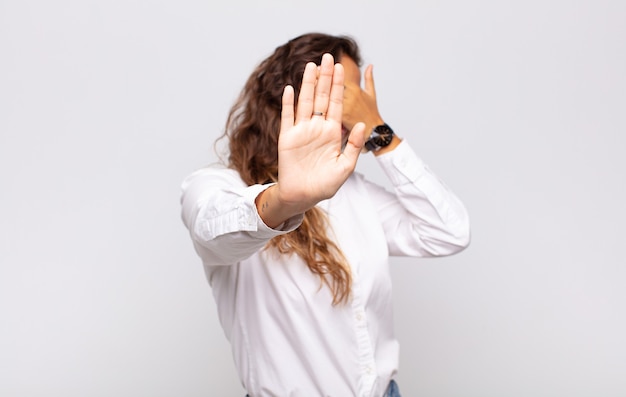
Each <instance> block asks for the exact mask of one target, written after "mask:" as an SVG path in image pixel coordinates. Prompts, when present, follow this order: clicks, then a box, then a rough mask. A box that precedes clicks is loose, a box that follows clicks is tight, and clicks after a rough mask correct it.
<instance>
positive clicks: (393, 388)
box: [246, 379, 402, 397]
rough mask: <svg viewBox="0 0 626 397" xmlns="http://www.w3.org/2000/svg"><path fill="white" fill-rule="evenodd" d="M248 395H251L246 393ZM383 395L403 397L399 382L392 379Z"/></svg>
mask: <svg viewBox="0 0 626 397" xmlns="http://www.w3.org/2000/svg"><path fill="white" fill-rule="evenodd" d="M246 397H250V396H249V395H248V394H246ZM383 397H402V396H401V395H400V389H399V388H398V384H397V383H396V381H395V380H393V379H392V380H391V382H389V386H387V391H386V392H385V394H384V395H383Z"/></svg>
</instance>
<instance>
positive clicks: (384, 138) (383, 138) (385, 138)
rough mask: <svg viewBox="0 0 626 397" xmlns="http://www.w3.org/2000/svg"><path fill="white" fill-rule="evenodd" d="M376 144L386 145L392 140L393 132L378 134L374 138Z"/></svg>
mask: <svg viewBox="0 0 626 397" xmlns="http://www.w3.org/2000/svg"><path fill="white" fill-rule="evenodd" d="M374 139H375V140H376V145H377V146H380V147H385V146H388V145H389V144H390V143H391V141H392V140H393V134H385V135H379V136H377V137H376V138H374Z"/></svg>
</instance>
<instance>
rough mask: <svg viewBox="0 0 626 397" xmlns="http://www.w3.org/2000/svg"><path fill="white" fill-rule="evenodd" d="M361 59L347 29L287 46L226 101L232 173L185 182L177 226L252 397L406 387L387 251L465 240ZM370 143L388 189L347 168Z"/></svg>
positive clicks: (455, 203) (464, 222) (464, 221)
mask: <svg viewBox="0 0 626 397" xmlns="http://www.w3.org/2000/svg"><path fill="white" fill-rule="evenodd" d="M335 60H337V61H339V63H337V64H335V62H334V61H335ZM360 63H361V58H360V55H359V50H358V47H357V45H356V43H355V42H354V41H353V40H352V39H350V38H347V37H335V36H330V35H324V34H306V35H302V36H300V37H297V38H295V39H293V40H291V41H289V42H288V43H286V44H284V45H283V46H280V47H278V48H277V49H276V50H275V52H274V53H273V54H272V55H271V56H270V57H268V58H267V59H266V60H264V61H263V62H262V63H261V64H260V65H259V66H258V67H257V68H256V70H255V71H254V72H253V73H252V75H251V76H250V78H249V79H248V81H247V83H246V85H245V87H244V89H243V91H242V93H241V96H240V97H239V99H238V100H237V102H236V103H235V105H234V106H233V108H232V110H231V113H230V115H229V117H228V121H227V125H226V134H225V136H226V137H227V139H228V142H229V158H228V164H226V167H223V166H222V167H218V166H211V167H207V168H204V169H201V170H198V171H196V172H194V173H193V174H191V175H190V176H189V177H188V178H187V179H186V180H185V182H184V183H183V187H182V189H183V195H182V199H181V202H182V207H183V209H182V213H183V220H184V222H185V225H186V226H187V228H188V229H189V231H190V234H191V238H192V240H193V243H194V246H195V249H196V251H197V253H198V255H199V256H200V257H201V259H202V261H203V264H204V267H205V270H206V274H207V277H208V280H209V283H210V284H211V287H212V290H213V294H214V297H215V300H216V302H217V306H218V312H219V317H220V321H221V324H222V327H223V328H224V332H225V334H226V336H227V338H228V340H229V341H230V343H231V346H232V352H233V356H234V360H235V364H236V367H237V370H238V373H239V376H240V378H241V381H242V383H243V386H244V387H245V389H246V390H247V392H248V394H249V395H250V396H252V397H259V396H281V397H282V396H307V397H309V396H337V397H344V396H376V397H380V396H399V394H398V390H397V386H396V384H395V382H394V381H393V378H394V375H395V374H396V371H397V366H398V343H397V340H396V339H395V337H394V334H393V326H392V323H393V319H392V301H391V280H390V273H389V264H388V258H389V256H390V255H404V256H416V257H431V256H443V255H450V254H454V253H456V252H459V251H460V250H462V249H463V248H465V247H466V246H467V245H468V244H469V222H468V217H467V213H466V211H465V208H464V206H463V204H462V203H461V202H460V201H459V200H458V199H457V198H456V196H455V195H454V194H453V193H452V192H450V191H449V190H448V189H447V188H446V187H445V186H444V185H443V184H442V183H441V182H440V181H439V180H438V179H437V178H436V177H435V176H434V175H433V174H432V173H431V172H430V171H429V170H428V168H427V167H426V166H425V165H424V164H423V162H422V161H421V160H420V159H419V158H418V157H417V155H416V154H415V153H414V152H413V150H412V149H411V147H410V146H409V144H408V143H407V142H406V141H405V140H402V139H400V138H399V137H398V135H396V134H394V133H393V131H392V130H391V128H390V127H389V126H388V125H387V124H385V123H384V121H383V119H382V117H381V116H380V114H379V112H378V107H377V103H376V94H375V89H374V79H373V74H372V67H371V65H370V66H368V67H367V68H366V70H365V79H364V80H365V84H364V89H361V81H360V80H361V75H360V71H359V66H358V65H359V64H360ZM317 65H319V66H317ZM295 98H297V103H296V100H295ZM348 131H349V132H348ZM362 151H363V152H365V151H370V152H372V153H373V155H374V156H376V159H377V161H378V163H379V164H380V166H381V167H382V168H383V170H384V171H385V173H386V174H387V176H388V177H389V179H390V181H391V184H392V185H393V186H394V188H393V191H392V192H388V191H386V190H385V189H383V188H382V187H380V186H377V185H375V184H373V183H371V182H368V181H367V180H366V179H365V177H364V176H362V175H358V174H357V173H353V171H354V168H355V165H356V161H357V158H358V156H359V154H360V153H361V152H362Z"/></svg>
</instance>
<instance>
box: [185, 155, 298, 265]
mask: <svg viewBox="0 0 626 397" xmlns="http://www.w3.org/2000/svg"><path fill="white" fill-rule="evenodd" d="M269 186H271V184H268V185H252V186H247V185H246V184H245V183H244V182H243V181H242V180H241V178H240V177H239V175H238V174H237V172H236V171H234V170H230V169H226V168H217V167H207V168H204V169H201V170H198V171H196V172H194V173H193V174H191V175H189V176H188V177H187V178H186V179H185V181H184V182H183V184H182V195H181V206H182V218H183V223H184V224H185V226H186V227H187V229H188V230H189V233H190V235H191V238H192V240H193V243H194V246H195V248H196V251H197V252H198V254H199V255H200V256H201V258H202V260H203V262H204V263H205V264H206V265H231V264H234V263H237V262H239V261H241V260H243V259H246V258H248V257H249V256H250V255H252V254H253V253H255V252H257V251H258V250H259V249H262V248H263V247H264V246H265V244H267V242H268V241H269V240H270V239H272V238H273V237H275V236H278V235H280V234H284V233H288V232H290V231H292V230H294V229H296V228H297V227H298V226H299V225H300V223H301V222H302V215H300V216H296V217H293V218H291V219H289V220H287V221H286V222H285V223H283V224H282V225H280V226H279V227H278V228H276V229H272V228H270V227H268V226H267V225H266V224H265V223H264V222H263V220H262V219H261V217H260V216H259V214H258V211H257V208H256V204H255V199H256V197H257V196H258V195H259V193H261V192H262V191H263V190H265V189H267V188H268V187H269Z"/></svg>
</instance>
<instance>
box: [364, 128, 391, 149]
mask: <svg viewBox="0 0 626 397" xmlns="http://www.w3.org/2000/svg"><path fill="white" fill-rule="evenodd" d="M392 140H393V130H392V129H391V128H390V127H389V126H388V125H387V124H383V125H379V126H377V127H376V128H374V131H372V136H371V137H370V139H369V140H368V141H367V142H365V148H366V149H367V150H374V151H376V150H378V149H380V148H384V147H385V146H388V145H389V144H390V143H391V141H392Z"/></svg>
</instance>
